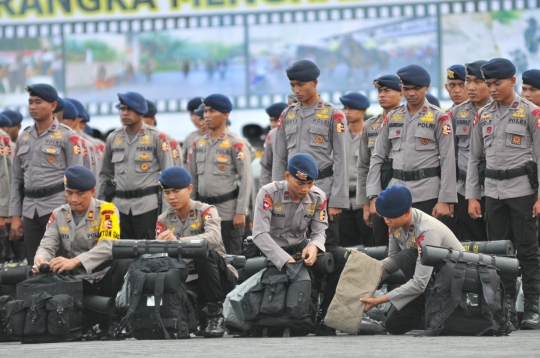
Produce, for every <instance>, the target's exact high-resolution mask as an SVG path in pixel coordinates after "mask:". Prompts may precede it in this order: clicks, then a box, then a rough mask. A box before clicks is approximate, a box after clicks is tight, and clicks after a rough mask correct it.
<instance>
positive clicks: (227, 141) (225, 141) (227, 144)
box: [219, 138, 232, 149]
mask: <svg viewBox="0 0 540 358" xmlns="http://www.w3.org/2000/svg"><path fill="white" fill-rule="evenodd" d="M219 146H220V148H225V149H226V148H230V147H231V146H232V143H231V140H230V139H229V138H225V139H223V140H222V141H221V144H220V145H219Z"/></svg>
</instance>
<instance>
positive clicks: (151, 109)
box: [143, 100, 157, 118]
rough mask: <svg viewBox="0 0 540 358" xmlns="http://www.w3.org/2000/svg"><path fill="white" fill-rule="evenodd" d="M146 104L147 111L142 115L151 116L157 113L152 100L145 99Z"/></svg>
mask: <svg viewBox="0 0 540 358" xmlns="http://www.w3.org/2000/svg"><path fill="white" fill-rule="evenodd" d="M146 105H147V106H148V112H146V113H145V115H144V116H143V117H145V118H152V117H153V116H155V115H156V113H157V108H156V105H155V104H154V102H150V101H149V100H146Z"/></svg>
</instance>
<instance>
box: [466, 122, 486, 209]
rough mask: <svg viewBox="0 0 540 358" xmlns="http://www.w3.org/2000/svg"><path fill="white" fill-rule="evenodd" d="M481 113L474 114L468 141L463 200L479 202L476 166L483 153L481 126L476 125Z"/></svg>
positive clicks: (479, 189) (480, 194) (479, 192)
mask: <svg viewBox="0 0 540 358" xmlns="http://www.w3.org/2000/svg"><path fill="white" fill-rule="evenodd" d="M480 116H481V113H480V112H478V113H476V117H475V118H474V124H473V129H472V133H471V139H470V151H469V164H468V165H467V183H466V191H465V199H476V200H480V199H481V197H482V191H481V188H480V182H479V180H480V178H479V175H478V165H479V164H480V159H482V155H483V153H484V142H483V140H482V126H481V125H479V123H478V118H480Z"/></svg>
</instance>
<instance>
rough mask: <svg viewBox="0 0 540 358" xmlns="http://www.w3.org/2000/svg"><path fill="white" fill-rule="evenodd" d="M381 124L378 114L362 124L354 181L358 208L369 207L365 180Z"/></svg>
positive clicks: (381, 116)
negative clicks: (355, 178) (355, 179)
mask: <svg viewBox="0 0 540 358" xmlns="http://www.w3.org/2000/svg"><path fill="white" fill-rule="evenodd" d="M382 123H383V115H382V114H379V115H378V116H374V117H371V118H369V119H368V120H367V121H365V122H364V126H363V127H362V132H360V145H359V150H358V162H357V163H356V164H357V167H356V170H357V174H358V175H357V181H356V203H357V204H358V205H360V206H362V205H369V200H368V199H367V195H366V180H367V175H368V172H369V163H370V159H371V154H372V153H373V148H375V141H376V140H377V137H378V136H379V131H380V130H381V126H382Z"/></svg>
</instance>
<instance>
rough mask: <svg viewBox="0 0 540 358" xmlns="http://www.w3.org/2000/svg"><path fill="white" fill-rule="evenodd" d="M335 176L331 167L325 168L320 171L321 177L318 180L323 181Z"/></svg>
mask: <svg viewBox="0 0 540 358" xmlns="http://www.w3.org/2000/svg"><path fill="white" fill-rule="evenodd" d="M332 175H334V169H333V168H332V166H331V165H329V166H327V167H326V168H323V169H321V170H319V176H318V177H317V180H321V179H324V178H328V177H331V176H332Z"/></svg>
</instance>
